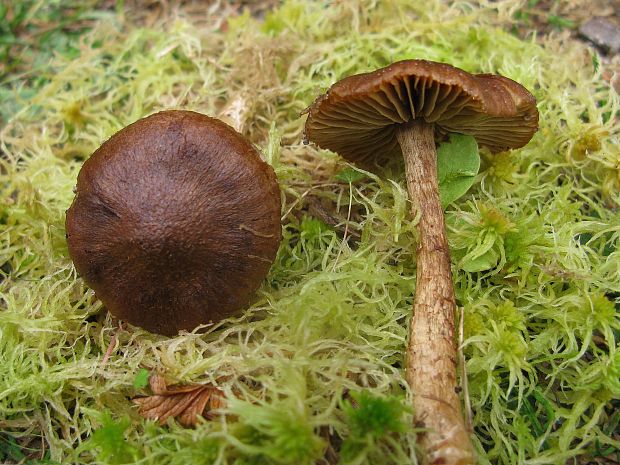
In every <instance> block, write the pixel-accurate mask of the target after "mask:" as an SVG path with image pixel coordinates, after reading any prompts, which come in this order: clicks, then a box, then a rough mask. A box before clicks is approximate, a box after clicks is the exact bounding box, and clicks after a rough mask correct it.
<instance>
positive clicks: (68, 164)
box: [0, 0, 620, 465]
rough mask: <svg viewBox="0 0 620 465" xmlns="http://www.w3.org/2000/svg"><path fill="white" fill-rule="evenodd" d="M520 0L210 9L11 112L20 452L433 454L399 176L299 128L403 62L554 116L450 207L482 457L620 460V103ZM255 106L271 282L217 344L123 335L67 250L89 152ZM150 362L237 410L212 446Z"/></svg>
mask: <svg viewBox="0 0 620 465" xmlns="http://www.w3.org/2000/svg"><path fill="white" fill-rule="evenodd" d="M224 3H225V2H224ZM521 3H522V2H519V1H517V0H500V1H496V2H489V3H488V4H487V2H485V1H482V2H479V3H478V4H477V6H474V5H473V4H472V3H460V2H442V1H440V0H425V1H424V2H412V1H410V0H400V1H398V0H392V1H381V2H376V1H366V2H357V1H353V0H343V1H339V2H333V3H330V2H307V1H305V0H290V1H286V2H285V3H284V4H283V5H282V6H281V7H280V8H279V9H277V10H275V11H272V12H268V13H267V14H266V15H265V17H264V19H257V18H255V17H253V16H251V15H250V14H241V15H236V16H235V15H232V14H228V15H223V14H222V12H221V11H219V10H217V8H215V7H214V8H212V9H208V8H207V7H205V8H203V9H199V10H194V11H193V12H192V13H191V14H189V13H186V14H184V13H183V10H179V12H177V13H175V12H172V13H170V14H169V15H168V16H165V17H160V18H159V19H158V20H157V22H155V23H153V24H151V25H150V26H141V27H136V26H135V25H134V24H133V23H132V22H131V17H130V15H125V16H121V15H115V14H113V13H107V14H105V15H100V16H99V17H98V18H99V19H98V20H97V21H96V22H94V23H93V24H92V29H90V30H89V31H88V32H85V33H83V34H82V35H81V36H80V37H79V40H76V41H75V42H73V45H72V48H71V50H73V51H72V53H70V54H62V53H59V54H56V55H55V56H54V57H53V58H52V61H51V62H50V63H49V65H47V64H46V66H45V67H44V68H43V70H42V72H41V75H40V76H38V84H37V88H36V89H37V90H36V92H30V93H23V92H22V93H21V94H19V95H21V96H22V97H23V98H26V99H25V100H23V101H20V102H19V105H17V104H16V105H13V106H11V109H9V108H5V109H4V110H3V114H4V115H7V114H9V113H10V115H9V116H7V119H8V122H7V124H6V125H5V127H4V128H3V129H2V132H1V137H0V144H1V145H0V148H1V150H2V152H1V153H0V189H1V195H0V269H1V270H2V271H1V275H0V460H2V461H6V462H9V463H11V462H17V461H19V460H22V461H26V460H29V462H28V463H63V464H67V463H101V464H122V463H143V464H157V465H163V464H170V465H173V464H183V465H185V464H202V463H204V464H212V463H215V464H230V465H232V464H235V465H242V464H254V465H258V464H282V465H285V464H291V465H293V464H295V465H303V464H312V463H338V462H340V463H348V464H349V463H350V464H379V463H380V464H386V465H390V464H408V463H412V460H414V458H413V457H414V454H415V447H414V444H415V430H414V429H413V428H412V427H411V426H409V425H410V423H411V418H412V415H411V414H412V412H411V411H410V410H409V409H408V405H410V402H409V400H407V397H408V396H410V395H411V393H409V392H407V388H406V383H405V381H404V373H403V370H402V366H403V353H404V347H405V338H406V334H407V331H406V328H407V325H408V315H410V313H411V305H412V295H413V290H414V287H415V279H414V278H413V277H414V276H415V272H414V270H415V263H414V255H413V251H414V250H415V244H416V237H415V227H414V222H415V221H416V220H415V219H414V218H411V216H410V215H409V213H408V212H409V204H408V201H407V198H406V192H405V188H404V179H403V171H402V168H401V167H398V166H394V167H391V168H388V169H387V170H386V172H385V173H380V174H379V175H377V174H370V173H360V172H359V171H355V170H353V169H352V168H351V167H348V166H347V165H346V164H345V163H344V162H343V161H341V160H340V159H339V158H338V157H336V156H335V155H333V154H330V153H327V152H324V151H320V150H317V149H316V148H313V147H312V146H307V145H304V144H303V142H302V139H303V136H302V128H303V121H304V120H303V118H300V117H299V113H300V112H301V111H302V110H303V109H304V108H305V107H306V106H308V105H309V104H310V103H311V102H312V100H313V98H314V97H315V96H316V95H318V94H319V93H321V92H323V91H325V90H326V89H327V88H328V87H329V85H330V84H332V83H333V82H334V81H336V80H337V79H339V78H342V77H344V76H346V75H350V74H353V73H356V72H362V71H367V70H372V69H375V68H378V67H382V66H385V65H387V64H389V63H390V62H392V61H395V60H399V59H405V58H426V59H430V60H435V61H444V62H448V63H451V64H453V65H455V66H458V67H461V68H463V69H465V70H467V71H470V72H491V73H500V74H503V75H506V76H508V77H510V78H513V79H515V80H516V81H518V82H520V83H522V84H523V85H525V86H526V87H527V88H528V89H530V90H531V91H532V92H533V93H534V94H535V96H536V97H537V99H538V105H539V110H540V131H539V132H538V133H537V134H536V135H535V136H534V138H533V140H532V142H531V143H530V144H529V145H527V146H526V147H525V148H523V149H520V150H517V151H514V152H510V153H504V154H499V155H497V156H491V155H489V154H488V153H484V152H483V153H482V156H483V160H482V166H481V170H480V174H479V175H478V177H477V180H476V181H477V182H476V183H475V184H474V186H473V187H472V188H471V189H470V190H469V192H468V193H467V194H466V195H465V196H464V197H461V198H460V199H459V200H457V201H456V202H455V203H453V204H451V205H450V206H449V207H448V208H447V211H446V217H447V222H448V229H449V230H448V236H449V241H450V246H451V249H452V254H453V263H454V281H455V284H456V293H457V303H458V304H459V305H460V306H462V307H464V340H463V342H462V347H463V352H464V357H465V359H466V371H467V378H468V394H469V402H470V404H471V417H472V423H473V430H474V433H475V437H474V444H475V447H476V448H477V450H478V453H479V456H480V463H481V464H487V463H493V464H514V463H527V464H532V465H533V464H537V465H538V464H541V465H542V464H564V463H566V461H567V460H569V459H571V458H573V457H579V458H580V459H582V460H583V463H588V462H589V461H592V462H594V461H595V460H596V459H597V458H615V460H618V454H620V452H619V450H620V437H619V436H618V433H617V432H618V424H619V422H620V408H619V407H620V382H619V376H620V347H619V340H620V322H619V318H618V316H619V311H620V250H619V249H618V242H619V240H620V239H619V237H620V210H619V204H620V194H619V192H620V145H619V144H620V142H619V139H618V133H619V132H620V129H619V128H620V126H619V125H618V124H617V122H616V114H617V110H618V100H617V96H616V95H614V94H613V92H611V91H610V88H609V85H608V84H607V83H606V82H605V81H604V80H603V79H602V77H601V74H600V70H599V69H598V65H597V64H598V60H596V59H593V56H592V53H591V52H590V51H588V50H587V49H586V48H585V47H583V46H581V45H579V44H576V43H573V42H570V41H568V40H565V39H563V36H561V35H557V36H551V37H549V38H546V39H544V40H543V41H537V40H535V39H534V38H531V39H528V40H521V39H519V38H517V37H516V36H514V35H513V34H512V33H510V32H509V29H508V28H507V25H508V24H509V23H510V20H511V18H512V17H513V15H514V13H515V12H517V11H518V9H519V7H520V6H521ZM586 3H587V2H585V3H584V5H585V4H586ZM121 6H122V4H121ZM222 8H224V7H222ZM226 11H228V10H226ZM228 13H230V11H228ZM143 24H150V23H149V22H148V21H147V22H144V23H143ZM74 49H75V50H74ZM12 82H13V84H11V85H12V86H13V87H12V88H13V89H14V91H15V92H18V91H21V90H23V89H20V88H19V86H16V85H15V82H17V81H12ZM4 89H5V90H4V91H3V92H5V93H6V92H8V91H7V90H6V89H7V88H6V87H5V88H4ZM16 95H17V94H16ZM235 98H237V99H239V101H240V102H242V105H241V107H240V108H241V113H242V119H243V120H244V121H245V125H244V127H245V129H244V133H245V134H246V135H247V136H248V137H249V138H250V139H251V140H252V141H253V142H254V143H255V144H256V145H257V146H258V147H259V148H260V149H261V151H262V152H263V154H264V156H265V158H266V160H267V161H268V162H269V163H271V164H272V165H273V167H274V169H275V170H276V173H277V175H278V178H279V181H280V184H281V188H282V195H283V199H284V205H283V210H282V219H283V229H284V239H283V243H282V246H281V249H280V251H279V255H278V258H277V261H276V263H275V264H274V266H273V268H272V270H271V273H270V275H269V278H268V280H267V281H266V282H265V283H264V285H263V286H262V288H261V290H260V292H259V293H258V295H257V296H256V298H255V300H254V302H253V303H252V305H251V307H250V308H249V309H248V310H247V311H245V313H243V315H242V316H240V317H238V318H235V319H230V320H228V321H225V322H223V323H221V324H218V325H216V326H214V327H211V328H209V329H208V331H207V332H206V333H204V334H185V335H181V336H179V337H176V338H171V339H168V338H164V337H159V336H154V335H151V334H148V333H146V332H144V331H141V330H138V329H135V328H125V327H123V328H119V326H118V322H116V321H114V320H112V319H111V317H110V316H109V315H108V314H107V313H105V312H102V307H101V305H100V303H99V302H98V301H97V300H96V299H95V297H94V295H93V293H92V291H90V290H88V289H87V288H85V286H84V284H83V283H82V281H81V279H80V278H79V277H78V276H76V273H75V271H74V269H73V267H72V264H71V261H70V259H69V257H68V254H67V248H66V244H65V238H64V218H65V210H66V209H67V208H68V206H69V205H70V202H71V200H72V197H73V192H72V188H73V186H74V184H75V180H76V176H77V173H78V171H79V169H80V166H81V164H82V162H83V160H84V159H86V158H87V157H88V156H89V155H90V154H91V153H92V152H93V150H95V149H96V148H97V147H98V146H99V145H100V144H101V143H102V142H103V141H104V140H105V139H106V138H108V137H109V136H110V135H111V134H113V133H114V132H115V131H117V130H119V129H120V128H122V127H123V126H125V125H127V124H129V123H131V122H133V121H135V120H136V119H138V118H140V117H143V116H145V115H148V114H150V113H152V112H155V111H157V110H160V109H165V108H184V109H191V110H196V111H200V112H203V113H206V114H209V115H218V114H220V113H221V112H222V109H223V108H225V106H226V104H227V103H229V102H231V101H232V100H233V99H235ZM12 102H17V100H12ZM18 106H20V107H21V109H20V110H17V108H18ZM345 229H346V237H345ZM156 284H157V283H154V285H156ZM110 346H111V348H112V350H111V354H110V356H109V358H108V359H107V360H106V361H105V363H104V354H105V353H106V350H108V348H109V347H110ZM144 370H148V371H149V372H150V373H155V372H160V373H162V374H164V375H165V376H166V377H167V378H168V379H170V380H171V381H176V382H213V383H215V384H217V385H218V386H219V387H220V388H221V389H223V390H224V391H225V392H226V394H227V396H228V399H229V401H228V406H227V411H228V412H229V414H230V415H227V416H219V417H216V418H215V419H214V420H211V421H204V422H202V423H201V424H200V425H199V426H198V427H197V428H196V429H190V430H184V429H182V428H181V427H179V426H178V425H176V424H175V423H174V422H172V421H171V422H170V423H169V424H168V425H164V426H158V425H157V424H155V423H153V422H149V421H145V420H143V419H141V418H139V417H138V416H137V414H136V413H135V409H134V408H133V407H132V403H131V402H130V398H131V397H133V396H135V395H138V394H140V393H144V392H145V391H144V386H145V372H144ZM37 438H43V441H41V440H37ZM338 457H339V458H338ZM321 459H323V460H324V461H323V462H320V460H321Z"/></svg>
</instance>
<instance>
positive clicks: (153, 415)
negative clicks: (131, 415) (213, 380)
mask: <svg viewBox="0 0 620 465" xmlns="http://www.w3.org/2000/svg"><path fill="white" fill-rule="evenodd" d="M149 385H150V387H151V391H153V395H152V396H145V397H138V398H136V399H133V402H134V403H135V404H136V405H138V406H139V408H138V413H139V414H140V415H141V416H143V417H144V418H147V419H149V420H157V421H158V422H159V424H160V425H163V424H165V423H166V421H167V420H168V418H170V417H172V418H175V419H176V420H177V421H178V422H179V423H180V424H181V425H182V426H184V427H186V428H191V427H194V426H196V424H197V423H198V416H203V417H205V418H207V419H211V418H212V417H213V412H212V411H213V410H217V409H220V408H222V407H224V406H225V405H226V402H225V399H224V393H223V392H222V391H221V390H220V389H218V388H216V387H214V386H210V385H208V384H180V385H173V386H168V385H167V383H166V380H165V379H164V377H163V376H160V375H153V376H151V377H150V378H149Z"/></svg>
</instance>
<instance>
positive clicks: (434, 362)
mask: <svg viewBox="0 0 620 465" xmlns="http://www.w3.org/2000/svg"><path fill="white" fill-rule="evenodd" d="M307 112H308V119H307V121H306V125H305V136H306V138H307V139H308V140H310V141H313V142H314V143H315V144H317V145H318V146H319V147H321V148H324V149H329V150H332V151H334V152H337V153H339V154H340V155H342V156H343V157H344V158H346V159H347V160H350V161H351V162H353V163H358V164H362V165H364V166H365V167H370V166H374V167H377V166H379V165H380V164H381V163H382V162H383V161H384V160H386V159H388V158H389V157H393V156H402V157H403V158H404V161H405V171H406V178H407V188H408V192H409V196H410V200H411V201H412V203H413V208H414V209H418V210H419V212H420V220H419V223H418V225H417V227H418V232H419V244H418V248H417V251H416V260H417V269H416V290H415V298H414V308H413V318H412V321H411V326H410V330H409V342H408V346H407V354H406V355H407V357H406V358H407V361H406V377H407V382H408V384H409V386H410V387H411V390H412V392H413V394H414V397H413V406H414V417H415V420H414V421H415V424H416V426H418V427H422V428H425V431H424V432H423V433H422V435H421V438H420V443H421V445H422V448H423V450H424V451H425V454H426V458H427V460H428V462H430V463H432V464H440V463H441V464H460V465H463V464H472V463H474V461H475V455H474V452H473V447H472V445H471V441H470V438H469V433H468V431H467V429H466V427H465V424H464V421H463V418H462V414H461V407H460V402H459V397H458V394H457V392H458V386H457V380H456V360H457V351H456V344H455V334H454V326H455V310H456V303H455V297H454V287H453V284H452V272H451V268H450V253H449V250H448V243H447V240H446V233H445V225H444V218H443V209H442V206H441V203H440V197H439V190H438V181H437V162H436V148H435V140H436V139H437V138H441V137H443V136H445V135H446V134H447V133H461V134H466V135H472V136H475V138H476V140H477V141H478V143H479V144H480V145H482V146H485V147H487V148H488V149H489V150H490V151H491V152H500V151H504V150H508V149H512V148H518V147H522V146H524V145H525V144H527V143H528V141H529V140H530V139H531V137H532V136H533V134H534V133H535V132H536V130H537V128H538V111H537V109H536V100H535V98H534V97H533V96H532V94H531V93H530V92H528V91H527V90H526V89H525V88H524V87H523V86H521V85H520V84H518V83H517V82H515V81H513V80H511V79H508V78H506V77H503V76H498V75H491V74H469V73H467V72H465V71H463V70H461V69H458V68H455V67H453V66H450V65H447V64H443V63H435V62H431V61H426V60H405V61H400V62H397V63H394V64H392V65H390V66H388V67H386V68H382V69H379V70H376V71H374V72H370V73H365V74H359V75H354V76H349V77H347V78H344V79H342V80H341V81H339V82H337V83H336V84H334V85H333V86H332V87H331V88H330V89H329V90H328V91H327V93H326V94H324V95H321V96H319V97H318V98H317V99H316V100H315V102H314V103H313V104H312V105H311V106H310V107H309V108H308V110H307Z"/></svg>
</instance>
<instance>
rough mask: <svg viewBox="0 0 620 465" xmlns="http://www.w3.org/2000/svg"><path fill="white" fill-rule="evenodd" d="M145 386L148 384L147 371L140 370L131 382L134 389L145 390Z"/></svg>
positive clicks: (144, 369)
mask: <svg viewBox="0 0 620 465" xmlns="http://www.w3.org/2000/svg"><path fill="white" fill-rule="evenodd" d="M147 384H149V370H147V369H146V368H141V369H140V371H138V373H137V374H136V377H135V379H134V380H133V387H135V388H136V389H142V388H145V387H146V385H147Z"/></svg>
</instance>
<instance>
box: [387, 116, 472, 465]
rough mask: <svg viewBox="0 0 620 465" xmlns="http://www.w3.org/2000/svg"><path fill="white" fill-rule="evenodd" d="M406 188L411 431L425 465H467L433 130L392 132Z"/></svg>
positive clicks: (415, 127) (417, 126)
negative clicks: (412, 229)
mask: <svg viewBox="0 0 620 465" xmlns="http://www.w3.org/2000/svg"><path fill="white" fill-rule="evenodd" d="M397 138H398V142H399V143H400V146H401V149H402V152H403V157H404V159H405V170H406V174H407V188H408V191H409V196H410V199H411V201H412V202H413V204H414V207H413V208H414V209H415V208H418V209H419V211H420V221H419V223H418V231H419V236H420V239H419V245H418V248H417V252H416V259H417V265H416V291H415V300H414V304H413V318H412V320H411V327H410V332H409V344H408V346H407V365H406V366H407V373H406V376H407V382H408V383H409V386H410V388H411V390H412V392H413V407H414V415H415V426H416V427H421V428H424V429H426V430H427V431H425V432H423V433H421V435H420V444H421V446H422V448H423V450H424V453H425V455H426V456H427V460H428V463H430V464H443V465H469V464H473V463H474V461H475V460H474V453H473V448H472V446H471V442H470V439H469V434H468V432H467V429H466V428H465V424H464V422H463V416H462V414H461V406H460V401H459V396H458V394H457V381H456V363H457V353H456V345H455V338H454V321H455V311H456V304H455V300H454V287H453V284H452V271H451V269H450V252H449V250H448V241H447V240H446V232H445V225H444V217H443V208H442V207H441V202H440V199H439V187H438V182H437V153H436V150H435V139H434V128H433V125H432V124H428V123H426V122H424V121H416V120H414V121H412V122H411V123H409V124H406V125H402V126H401V128H400V129H399V130H398V132H397Z"/></svg>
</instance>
